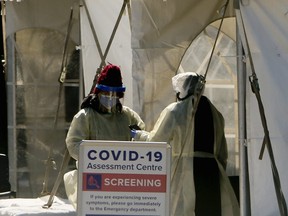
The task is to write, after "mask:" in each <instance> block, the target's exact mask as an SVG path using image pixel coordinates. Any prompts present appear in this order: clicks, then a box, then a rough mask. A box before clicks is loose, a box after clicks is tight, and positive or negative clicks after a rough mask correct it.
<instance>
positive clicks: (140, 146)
mask: <svg viewBox="0 0 288 216" xmlns="http://www.w3.org/2000/svg"><path fill="white" fill-rule="evenodd" d="M170 157H171V147H170V145H168V144H167V143H162V142H136V141H132V142H130V141H98V140H97V141H96V140H95V141H94V140H93V141H91V140H85V141H83V142H82V144H81V145H80V152H79V161H78V162H79V170H78V171H79V172H78V200H77V202H78V204H77V212H78V215H79V216H83V215H85V216H104V215H107V216H117V215H121V216H126V215H127V216H128V215H134V216H136V215H137V216H148V215H153V216H168V215H169V198H170V196H169V194H170Z"/></svg>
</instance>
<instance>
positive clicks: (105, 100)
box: [96, 84, 126, 113]
mask: <svg viewBox="0 0 288 216" xmlns="http://www.w3.org/2000/svg"><path fill="white" fill-rule="evenodd" d="M96 88H98V89H99V90H101V92H100V93H99V95H98V96H99V102H100V104H101V106H103V107H105V109H106V110H107V112H108V113H112V112H113V111H116V105H117V104H118V103H121V101H120V99H121V98H120V97H119V93H124V92H125V90H126V87H125V86H122V87H110V86H106V85H101V84H97V85H96ZM122 100H123V97H122Z"/></svg>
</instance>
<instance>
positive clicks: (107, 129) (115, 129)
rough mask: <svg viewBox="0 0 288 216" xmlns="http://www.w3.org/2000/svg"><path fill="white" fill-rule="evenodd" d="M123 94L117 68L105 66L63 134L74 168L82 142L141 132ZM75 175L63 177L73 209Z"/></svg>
mask: <svg viewBox="0 0 288 216" xmlns="http://www.w3.org/2000/svg"><path fill="white" fill-rule="evenodd" d="M124 92H125V86H123V83H122V76H121V70H120V67H118V66H116V65H112V64H108V65H106V66H105V67H104V68H103V70H102V71H101V73H100V75H99V77H98V79H97V84H96V86H95V88H94V90H93V92H92V93H91V94H90V95H89V96H88V97H86V98H85V99H84V100H83V102H82V104H81V110H80V111H79V112H78V113H77V114H76V115H75V116H74V118H73V120H72V122H71V125H70V128H69V130H68V133H67V137H66V146H67V149H68V151H69V154H70V156H71V157H72V158H74V159H75V160H76V166H77V161H78V156H79V155H78V151H79V146H80V144H81V142H82V140H113V141H115V140H116V141H130V140H131V134H130V128H129V125H136V126H138V127H139V128H141V129H145V124H144V122H143V121H142V119H141V118H140V116H139V115H138V114H137V113H136V112H135V111H133V110H132V109H130V108H128V107H126V106H123V105H122V103H121V102H120V99H121V98H123V97H124ZM77 175H78V173H77V170H72V171H70V172H67V173H65V175H64V185H65V190H66V194H67V197H68V199H69V201H70V202H71V203H72V205H73V206H74V208H75V209H76V208H77Z"/></svg>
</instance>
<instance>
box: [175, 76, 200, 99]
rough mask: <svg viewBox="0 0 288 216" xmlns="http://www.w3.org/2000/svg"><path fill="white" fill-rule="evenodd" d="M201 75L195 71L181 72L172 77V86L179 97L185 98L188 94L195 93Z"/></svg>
mask: <svg viewBox="0 0 288 216" xmlns="http://www.w3.org/2000/svg"><path fill="white" fill-rule="evenodd" d="M198 78H199V75H198V74H197V73H195V72H185V73H179V74H177V75H175V76H174V77H172V86H173V89H174V91H175V92H176V93H180V94H179V97H180V98H184V97H186V96H187V95H188V94H190V95H191V94H194V89H195V87H196V84H197V82H198Z"/></svg>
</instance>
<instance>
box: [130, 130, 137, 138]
mask: <svg viewBox="0 0 288 216" xmlns="http://www.w3.org/2000/svg"><path fill="white" fill-rule="evenodd" d="M136 134H137V132H136V130H135V129H132V130H130V136H131V137H132V138H135V136H136Z"/></svg>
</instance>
